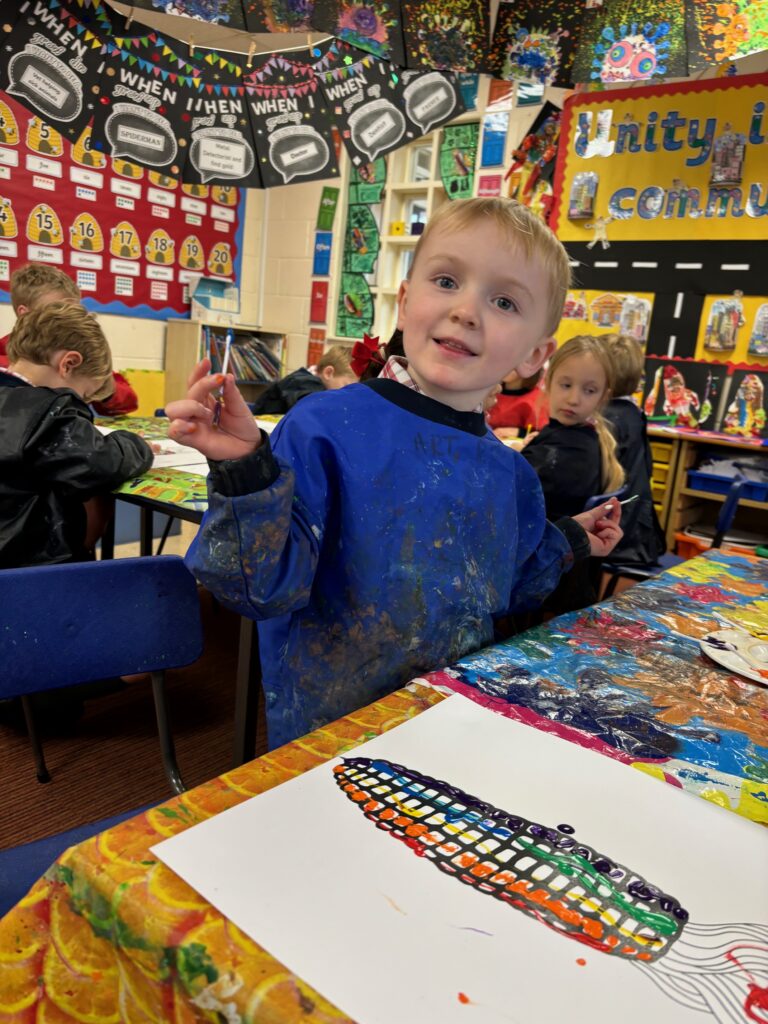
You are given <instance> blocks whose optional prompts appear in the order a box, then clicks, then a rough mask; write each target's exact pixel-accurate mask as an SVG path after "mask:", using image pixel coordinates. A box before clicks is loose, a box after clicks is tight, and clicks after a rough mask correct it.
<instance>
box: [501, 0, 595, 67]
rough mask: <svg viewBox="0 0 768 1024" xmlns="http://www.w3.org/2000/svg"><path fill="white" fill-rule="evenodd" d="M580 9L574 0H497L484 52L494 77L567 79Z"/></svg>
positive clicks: (581, 19)
mask: <svg viewBox="0 0 768 1024" xmlns="http://www.w3.org/2000/svg"><path fill="white" fill-rule="evenodd" d="M583 19H584V9H583V5H582V4H581V3H580V2H575V0H502V2H501V3H500V4H499V10H498V15H497V17H496V24H495V26H494V30H493V39H492V40H491V48H490V51H489V54H488V71H489V72H490V73H491V74H492V75H493V76H494V77H495V78H503V79H506V80H508V81H517V82H535V83H538V84H539V85H543V86H547V85H557V86H569V85H571V84H572V81H573V79H572V77H571V69H572V66H573V57H574V54H575V52H576V47H577V45H578V42H579V36H580V32H581V24H582V21H583Z"/></svg>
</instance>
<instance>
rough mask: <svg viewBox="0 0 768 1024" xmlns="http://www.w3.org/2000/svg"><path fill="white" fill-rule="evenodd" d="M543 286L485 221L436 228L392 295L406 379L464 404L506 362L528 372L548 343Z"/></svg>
mask: <svg viewBox="0 0 768 1024" xmlns="http://www.w3.org/2000/svg"><path fill="white" fill-rule="evenodd" d="M549 287H550V286H549V280H548V278H547V275H546V273H545V271H544V269H543V267H542V266H540V265H539V262H538V261H531V260H529V259H528V258H527V257H526V256H525V254H524V252H523V251H522V248H521V247H520V246H518V245H517V244H516V243H515V242H514V241H510V239H509V238H508V237H507V235H506V234H505V233H504V232H503V231H502V230H501V229H500V228H499V227H497V226H496V224H494V223H493V222H492V221H490V220H489V221H481V222H478V223H476V224H471V225H469V226H468V227H465V228H461V229H460V230H447V231H446V230H443V229H440V228H438V229H437V230H436V231H435V232H434V233H433V234H431V235H429V236H428V237H427V239H426V241H425V243H424V245H423V247H422V248H421V249H420V250H419V255H418V258H417V260H416V262H415V264H414V267H413V272H412V274H411V278H410V280H409V281H404V282H403V283H402V284H401V285H400V294H399V296H398V319H397V326H398V327H399V328H400V329H401V330H402V332H403V345H404V348H405V354H406V356H407V358H408V369H409V371H410V373H411V375H412V377H413V379H414V381H415V382H416V383H417V384H418V385H419V387H420V388H421V389H422V391H424V393H425V394H427V395H429V397H430V398H434V399H436V400H437V401H439V402H443V403H444V404H445V405H449V406H451V407H452V408H454V409H458V410H464V411H468V410H471V409H474V408H476V407H477V406H478V405H480V404H481V403H482V401H483V399H484V398H485V396H486V394H487V393H488V389H489V388H491V387H492V386H493V385H494V384H497V383H498V382H499V381H500V380H503V378H504V377H505V376H506V375H507V374H508V373H509V371H510V370H511V369H513V368H515V369H517V370H518V372H519V373H520V374H521V376H524V377H528V376H531V375H532V374H533V373H535V372H536V370H537V369H538V368H539V367H540V366H541V365H542V364H543V363H544V361H545V360H546V359H547V358H548V356H549V355H550V354H551V352H552V351H553V350H554V347H555V343H554V341H553V340H552V339H551V338H550V337H549V335H548V333H547V323H546V321H547V313H548V308H549V305H548V301H547V299H548V292H549Z"/></svg>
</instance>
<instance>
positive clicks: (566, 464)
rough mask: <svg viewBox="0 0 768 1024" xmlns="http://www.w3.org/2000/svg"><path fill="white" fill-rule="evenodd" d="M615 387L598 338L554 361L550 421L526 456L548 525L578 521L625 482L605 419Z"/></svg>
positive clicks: (571, 344)
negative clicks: (594, 501)
mask: <svg viewBox="0 0 768 1024" xmlns="http://www.w3.org/2000/svg"><path fill="white" fill-rule="evenodd" d="M612 386H613V365H612V363H611V360H610V357H609V355H608V350H607V349H606V347H605V346H604V345H603V343H602V341H601V340H600V339H599V338H595V337H592V336H590V335H580V336H579V337H577V338H571V340H570V341H566V343H565V344H564V345H561V346H560V348H559V349H558V350H557V352H555V354H554V356H553V357H552V359H551V360H550V363H549V370H548V371H547V393H548V395H549V416H550V420H549V423H548V424H547V426H546V427H544V429H543V430H542V431H541V432H540V433H538V434H537V435H536V436H535V437H534V438H532V439H531V441H530V442H529V443H528V444H527V445H526V446H525V448H524V449H523V452H522V455H523V458H524V459H525V460H526V462H528V464H529V465H531V466H533V468H534V469H535V470H536V474H537V476H538V478H539V483H540V484H541V489H542V490H543V492H544V502H545V505H546V509H547V515H548V516H549V518H550V519H556V518H558V517H559V516H572V515H576V514H577V513H579V512H581V510H582V509H583V508H584V505H585V504H586V502H587V500H588V499H589V498H591V497H594V495H596V494H602V493H605V492H606V491H614V490H616V489H617V488H618V487H621V485H622V483H623V481H624V471H623V470H622V468H621V466H620V464H619V461H618V459H617V458H616V441H615V440H614V438H613V435H612V434H611V431H610V429H609V427H608V424H607V423H606V421H605V419H604V418H603V416H602V415H601V409H602V408H603V407H604V406H605V405H606V403H607V402H608V400H609V398H610V396H611V389H612Z"/></svg>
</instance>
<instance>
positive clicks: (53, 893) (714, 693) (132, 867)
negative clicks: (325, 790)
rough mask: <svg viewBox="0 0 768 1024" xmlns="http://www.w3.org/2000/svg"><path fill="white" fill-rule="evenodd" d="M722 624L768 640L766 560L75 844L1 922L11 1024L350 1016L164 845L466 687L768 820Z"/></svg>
mask: <svg viewBox="0 0 768 1024" xmlns="http://www.w3.org/2000/svg"><path fill="white" fill-rule="evenodd" d="M724 616H725V617H727V618H728V619H729V620H731V621H738V622H741V623H743V624H744V625H746V626H748V627H750V628H752V629H754V630H756V631H758V630H765V629H766V628H768V560H765V559H763V560H760V559H757V560H755V559H747V558H743V557H738V556H732V555H724V554H722V553H720V552H717V551H715V552H709V553H708V554H707V555H705V556H702V557H699V558H696V559H693V560H691V561H689V562H686V563H684V564H683V565H682V566H680V567H679V568H678V569H675V570H672V571H670V572H667V573H664V574H663V575H662V576H661V577H659V578H658V579H656V580H655V581H653V582H651V583H647V584H642V585H640V586H637V587H633V588H631V589H630V590H628V591H626V592H625V593H624V594H623V595H622V596H621V597H619V598H618V599H616V600H615V601H611V602H607V603H605V604H602V605H598V606H595V607H594V608H592V609H587V610H586V611H583V612H575V613H572V614H570V615H566V616H562V617H560V618H558V619H555V620H553V621H552V622H550V623H548V624H546V625H545V626H541V627H539V628H537V629H535V630H531V631H528V632H527V633H525V634H523V635H522V636H519V637H516V638H515V639H514V640H512V641H509V642H508V643H506V644H501V645H498V646H495V647H491V648H488V649H486V650H485V651H481V652H479V653H478V654H475V655H472V656H470V657H468V658H465V659H463V660H462V661H460V662H458V663H457V664H456V665H453V666H451V667H450V668H448V669H444V670H442V671H439V672H434V673H431V674H430V675H429V676H427V677H426V678H425V679H423V680H416V681H414V682H413V683H412V684H410V686H408V687H406V688H405V689H403V690H400V691H398V692H397V693H394V694H392V695H390V696H389V697H387V698H385V699H383V700H381V701H379V702H377V703H375V704H372V705H370V706H369V707H366V708H363V709H361V710H360V711H357V712H355V713H354V714H352V715H349V716H347V717H346V718H342V719H340V720H339V721H337V722H334V723H333V724H331V725H329V726H328V727H326V728H324V729H320V730H318V731H317V732H314V733H312V734H310V735H309V736H306V737H303V738H302V739H300V740H297V741H295V742H294V743H291V744H289V745H287V746H285V747H282V748H280V749H279V750H276V751H273V752H272V753H270V754H267V755H265V756H264V757H261V758H258V759H257V760H255V761H252V762H250V763H249V764H246V765H243V766H241V767H240V768H237V769H236V770H234V771H231V772H228V773H227V774H225V775H222V776H220V777H219V778H217V779H214V780H212V781H211V782H208V783H206V784H205V785H203V786H200V787H198V788H197V789H194V790H191V791H190V792H188V793H185V794H183V795H182V796H179V797H175V798H174V799H172V800H169V801H168V802H167V803H165V804H163V805H162V806H160V807H157V808H154V809H153V810H150V811H147V812H146V813H145V814H142V815H139V816H138V817H136V818H133V819H132V820H130V821H127V822H124V823H122V824H121V825H118V826H116V827H115V828H113V829H110V830H109V831H107V832H104V833H102V834H101V835H100V836H96V837H94V838H92V839H89V840H87V841H86V842H84V843H82V844H80V845H79V846H76V847H73V848H72V849H70V850H68V851H67V852H66V853H65V854H63V855H62V857H61V858H60V859H59V861H58V862H57V864H56V865H54V866H52V867H51V869H50V870H49V872H48V873H47V875H46V877H45V878H43V879H41V880H40V881H39V882H37V883H36V885H35V886H34V887H33V888H32V890H31V891H30V893H29V894H28V896H27V897H26V898H25V899H24V900H22V902H21V903H19V904H18V905H17V906H16V907H15V908H14V909H13V910H12V911H11V912H10V913H9V914H7V915H6V917H5V918H4V919H3V920H2V921H0V1021H2V1022H3V1024H31V1022H36V1024H74V1022H79V1024H112V1022H119V1021H124V1022H129V1024H134V1022H135V1024H148V1022H159V1021H170V1022H173V1024H191V1022H193V1021H209V1022H210V1021H217V1022H227V1024H236V1022H240V1021H245V1022H249V1024H250V1022H254V1024H256V1022H258V1024H289V1022H297V1024H298V1022H301V1024H331V1022H334V1024H335V1022H339V1021H345V1020H347V1018H346V1017H345V1016H344V1015H343V1014H342V1013H341V1012H340V1011H338V1010H336V1009H335V1008H334V1007H333V1006H332V1005H331V1004H329V1003H328V1002H327V1001H325V1000H324V999H323V998H322V996H321V995H320V994H318V993H316V992H314V991H313V990H312V989H311V988H310V987H309V986H307V985H305V984H304V983H303V982H302V981H301V980H300V979H299V978H297V977H296V976H295V975H293V974H292V973H291V972H290V971H289V970H287V969H286V968H284V967H283V966H282V965H280V964H279V963H277V962H276V961H275V960H274V959H273V958H272V957H270V956H269V954H267V953H266V952H265V951H264V950H262V949H261V948H260V947H259V946H258V945H257V944H256V943H255V942H253V941H252V940H251V939H249V938H248V937H247V936H246V935H244V934H243V933H242V932H241V931H239V930H238V929H237V928H236V927H234V925H232V924H231V923H230V922H228V921H227V920H226V919H225V918H223V917H222V916H221V914H219V913H218V912H217V911H216V910H214V908H213V907H211V906H210V905H209V904H208V903H207V902H206V901H205V900H203V899H202V898H201V897H200V896H198V895H197V893H195V892H194V890H192V889H191V888H189V886H187V885H186V884H185V883H184V882H182V881H181V880H180V879H179V878H177V877H176V876H175V875H174V874H173V873H172V872H171V871H170V870H169V869H168V868H166V867H165V866H164V865H163V864H161V863H160V862H158V861H157V860H156V858H155V857H154V856H153V855H152V853H151V852H150V847H151V846H153V845H154V844H155V843H156V842H158V840H160V839H162V838H164V837H166V836H170V835H174V834H175V833H177V832H180V831H182V830H184V829H186V828H189V827H190V826H191V825H194V824H195V823H196V822H199V821H202V820H204V819H205V818H207V817H210V816H211V815H214V814H217V813H219V812H221V811H223V810H225V809H226V808H228V807H232V806H233V805H235V804H237V803H239V802H240V801H242V800H245V799H247V798H248V797H250V796H253V795H256V794H258V793H261V792H263V791H265V790H267V789H270V788H271V787H272V786H276V785H278V784H279V783H281V782H284V781H286V780H288V779H290V778H293V777H294V776H296V775H299V774H300V773H302V772H304V771H307V770H308V769H310V768H312V767H314V766H315V765H318V764H321V763H322V762H324V761H326V760H328V759H330V758H332V757H335V756H337V755H339V754H342V753H345V752H347V751H349V750H351V749H352V748H353V747H355V746H357V745H358V744H360V743H362V742H364V741H365V740H367V739H370V738H372V737H373V736H377V735H380V734H381V733H382V732H384V731H386V730H388V729H391V728H394V727H396V726H397V725H399V724H401V723H402V722H404V721H406V720H407V719H409V718H411V717H413V716H415V715H418V714H420V713H421V712H422V711H423V710H425V709H426V708H427V707H429V706H430V705H431V704H434V703H437V702H438V701H440V700H442V699H443V693H445V692H449V691H452V690H457V691H459V692H462V693H465V694H466V695H468V696H470V697H471V698H472V699H474V700H476V701H478V702H479V703H482V704H484V705H486V706H488V707H490V708H493V709H494V710H495V711H497V712H498V713H500V714H505V715H508V716H510V717H513V718H516V719H517V720H519V721H523V722H526V723H528V724H529V725H531V726H534V727H536V728H540V729H545V730H547V731H549V732H553V733H555V734H557V735H560V736H562V737H563V738H564V739H567V740H569V741H571V742H576V743H579V744H582V745H585V746H589V747H591V748H593V749H595V750H598V751H599V752H600V753H602V754H604V755H606V756H609V757H613V758H617V759H619V760H622V761H624V762H625V763H627V765H631V766H632V767H634V768H635V769H639V770H641V771H645V772H647V773H649V774H650V775H652V776H654V777H657V778H659V779H660V780H662V781H664V782H666V783H669V784H672V785H674V786H678V787H682V788H686V789H688V790H691V791H693V792H695V793H697V794H699V795H700V796H702V797H704V798H706V799H708V800H711V801H714V802H715V803H718V804H720V805H721V806H722V807H723V808H726V809H729V810H731V811H735V812H737V813H740V814H743V815H745V816H747V817H750V818H752V819H753V820H755V821H761V822H763V823H766V822H768V687H763V686H760V685H759V684H755V683H751V682H748V681H746V680H744V679H742V678H740V677H739V676H735V675H732V674H731V673H729V672H728V671H727V670H725V669H723V668H720V667H718V666H717V665H715V664H714V663H713V662H711V661H709V659H708V658H707V657H706V656H705V655H704V654H702V653H701V651H700V648H699V644H698V640H699V638H701V637H702V636H704V635H706V634H707V633H708V632H711V631H712V630H715V629H718V628H720V627H721V626H722V625H723V617H724ZM296 926H297V927H300V926H301V925H300V922H297V925H296Z"/></svg>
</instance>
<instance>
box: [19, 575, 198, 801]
mask: <svg viewBox="0 0 768 1024" xmlns="http://www.w3.org/2000/svg"><path fill="white" fill-rule="evenodd" d="M0 608H2V609H3V613H2V628H1V629H0V665H2V673H0V698H4V697H20V698H21V703H22V707H23V709H24V716H25V719H26V722H27V730H28V732H29V738H30V742H31V744H32V750H33V752H34V756H35V766H36V770H37V778H38V781H40V782H49V781H50V775H49V774H48V769H47V767H46V764H45V758H44V756H43V749H42V745H41V742H40V737H39V735H38V733H37V729H36V727H35V722H34V714H33V708H32V703H31V701H30V695H31V694H34V693H40V692H41V691H44V690H54V689H59V688H61V687H65V686H72V685H74V684H76V683H89V682H92V681H93V680H97V679H108V678H111V677H114V676H122V675H129V674H131V675H132V674H135V673H141V672H149V673H151V677H152V693H153V697H154V703H155V714H156V717H157V726H158V732H159V737H160V750H161V754H162V759H163V768H164V770H165V774H166V777H167V779H168V781H169V783H170V785H171V788H172V789H173V791H174V792H175V793H183V792H184V790H185V788H186V787H185V786H184V783H183V782H182V779H181V775H180V773H179V769H178V765H177V764H176V755H175V751H174V746H173V738H172V736H171V732H170V728H169V724H168V712H167V707H166V700H165V670H166V669H169V668H180V667H182V666H183V665H189V664H191V663H192V662H193V661H196V660H197V659H198V658H199V657H200V654H201V653H202V650H203V632H202V625H201V621H200V604H199V600H198V596H197V585H196V584H195V581H194V578H193V577H192V575H191V574H190V573H189V572H188V570H187V569H186V567H185V565H184V563H183V561H182V560H181V558H179V557H178V556H176V555H163V556H162V557H152V558H121V559H116V560H112V561H99V562H75V563H69V564H66V565H43V566H33V567H29V568H24V569H2V570H0Z"/></svg>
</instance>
